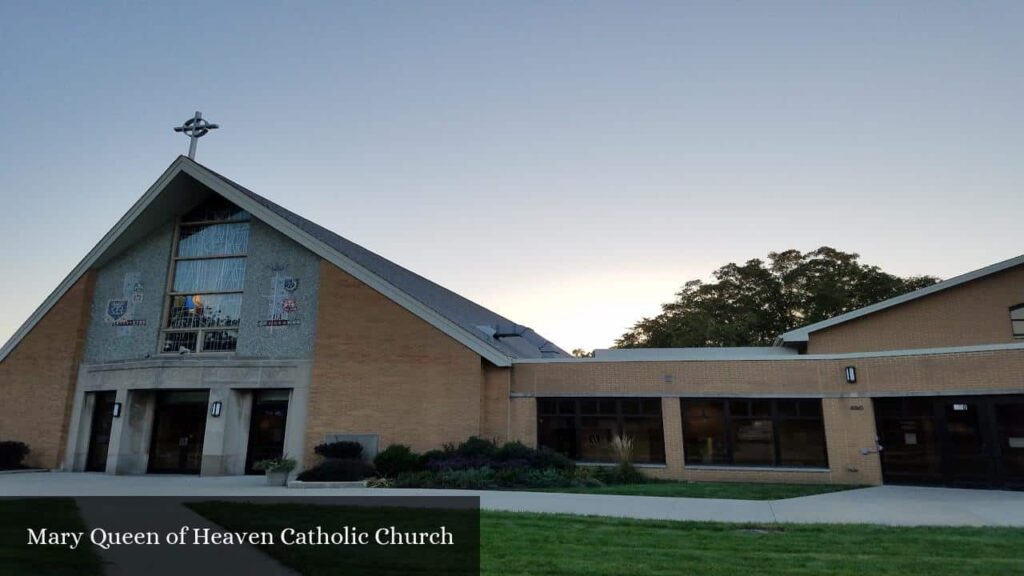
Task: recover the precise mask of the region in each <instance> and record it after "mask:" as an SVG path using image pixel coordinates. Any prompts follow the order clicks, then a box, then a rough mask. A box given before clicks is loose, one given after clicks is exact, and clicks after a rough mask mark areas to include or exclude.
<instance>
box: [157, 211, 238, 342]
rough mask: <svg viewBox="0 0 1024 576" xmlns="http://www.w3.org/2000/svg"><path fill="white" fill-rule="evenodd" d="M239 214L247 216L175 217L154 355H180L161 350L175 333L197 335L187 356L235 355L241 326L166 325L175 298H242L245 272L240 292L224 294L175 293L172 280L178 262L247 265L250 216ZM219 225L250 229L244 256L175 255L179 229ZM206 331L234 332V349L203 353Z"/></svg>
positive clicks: (211, 292) (225, 291)
mask: <svg viewBox="0 0 1024 576" xmlns="http://www.w3.org/2000/svg"><path fill="white" fill-rule="evenodd" d="M208 201H209V199H208V200H206V201H204V202H208ZM239 210H241V209H239ZM241 211H242V212H244V213H245V214H246V216H245V217H244V218H243V219H231V218H228V219H222V220H196V221H192V220H189V221H185V220H184V218H185V216H186V215H187V213H186V214H182V215H180V216H178V218H177V219H176V220H175V223H174V235H173V236H174V238H173V242H172V243H171V257H170V264H169V265H168V269H167V282H166V285H165V286H164V298H163V313H162V314H161V317H160V337H159V338H158V339H157V354H158V355H161V356H174V355H177V354H179V352H178V351H177V350H164V346H165V344H166V342H167V335H168V334H175V333H178V334H181V333H195V334H196V345H195V351H189V354H202V355H203V356H215V355H220V356H229V355H233V354H234V353H235V351H236V350H237V347H238V333H239V329H240V327H241V326H240V325H239V326H235V327H224V326H211V327H196V328H171V327H170V326H168V323H169V322H170V315H171V304H172V302H173V301H174V298H175V297H178V296H207V295H217V296H220V295H225V296H227V295H234V294H237V295H239V296H241V295H242V294H244V292H245V286H244V284H245V275H244V273H243V277H242V284H243V286H242V289H240V290H223V291H204V290H197V291H192V292H176V291H175V290H174V281H175V275H176V273H177V267H178V262H182V261H188V260H224V259H239V258H240V259H243V260H245V261H246V262H248V258H249V245H248V240H251V238H252V236H251V234H252V216H251V215H250V214H248V212H245V211H244V210H241ZM218 224H226V225H240V224H245V225H247V226H248V227H249V230H248V232H247V233H248V234H249V238H248V239H247V241H246V250H245V253H244V254H211V255H208V256H179V255H178V252H179V248H180V243H181V230H182V228H190V227H193V226H212V225H218ZM239 324H241V318H239ZM207 332H234V333H235V348H233V349H231V350H210V351H204V350H203V340H204V335H205V333H207Z"/></svg>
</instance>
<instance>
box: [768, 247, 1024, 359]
mask: <svg viewBox="0 0 1024 576" xmlns="http://www.w3.org/2000/svg"><path fill="white" fill-rule="evenodd" d="M1021 264H1024V254H1022V255H1020V256H1016V257H1014V258H1010V259H1009V260H1003V261H1002V262H996V263H995V264H992V265H990V266H986V267H984V268H979V269H978V270H974V271H972V272H968V273H966V274H961V275H959V276H955V277H953V278H950V279H949V280H944V281H942V282H939V283H937V284H932V285H931V286H926V287H924V288H921V289H919V290H914V291H913V292H908V293H906V294H903V295H901V296H896V297H895V298H890V299H888V300H883V301H881V302H879V303H877V304H872V305H871V306H865V307H863V308H858V309H857V310H852V311H850V312H847V313H846V314H840V315H839V316H833V317H832V318H829V319H828V320H822V321H821V322H815V323H814V324H809V325H807V326H804V327H802V328H797V329H796V330H790V331H789V332H786V333H784V334H781V335H779V336H778V337H777V338H776V339H775V343H776V345H782V344H783V343H785V342H807V340H808V338H809V337H810V334H811V332H817V331H818V330H823V329H825V328H829V327H831V326H835V325H836V324H842V323H844V322H849V321H850V320H854V319H856V318H860V317H862V316H867V315H868V314H873V313H875V312H879V311H881V310H885V309H886V308H892V307H893V306H898V305H900V304H903V303H905V302H910V301H911V300H917V299H918V298H923V297H924V296H928V295H929V294H934V293H936V292H941V291H943V290H948V289H950V288H953V287H956V286H960V285H961V284H966V283H968V282H971V281H973V280H977V279H978V278H984V277H985V276H989V275H991V274H995V273H997V272H1002V271H1003V270H1009V269H1010V268H1013V267H1016V266H1020V265H1021Z"/></svg>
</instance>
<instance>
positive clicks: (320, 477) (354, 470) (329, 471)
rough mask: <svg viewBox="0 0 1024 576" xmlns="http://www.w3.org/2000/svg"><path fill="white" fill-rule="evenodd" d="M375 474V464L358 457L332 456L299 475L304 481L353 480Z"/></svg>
mask: <svg viewBox="0 0 1024 576" xmlns="http://www.w3.org/2000/svg"><path fill="white" fill-rule="evenodd" d="M374 474H375V470H374V468H373V464H370V463H369V462H363V461H362V460H361V459H358V458H332V459H330V460H324V461H323V462H322V463H321V464H319V465H317V466H314V467H312V468H310V469H309V470H305V471H303V472H302V473H301V474H299V476H298V480H300V481H302V482H353V481H356V480H362V479H364V478H369V477H371V476H373V475H374Z"/></svg>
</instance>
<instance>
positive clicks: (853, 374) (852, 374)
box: [844, 366, 857, 384]
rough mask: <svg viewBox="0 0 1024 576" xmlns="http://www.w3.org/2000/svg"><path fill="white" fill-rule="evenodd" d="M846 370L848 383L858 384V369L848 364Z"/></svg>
mask: <svg viewBox="0 0 1024 576" xmlns="http://www.w3.org/2000/svg"><path fill="white" fill-rule="evenodd" d="M844 371H845V372H846V383H847V384H856V383H857V369H856V368H854V367H853V366H847V367H846V368H845V370H844Z"/></svg>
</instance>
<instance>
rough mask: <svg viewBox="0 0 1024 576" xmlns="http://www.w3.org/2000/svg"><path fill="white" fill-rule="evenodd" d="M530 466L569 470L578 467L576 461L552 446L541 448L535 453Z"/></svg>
mask: <svg viewBox="0 0 1024 576" xmlns="http://www.w3.org/2000/svg"><path fill="white" fill-rule="evenodd" d="M530 466H531V467H533V468H538V469H541V470H543V469H545V468H555V469H558V470H565V471H569V470H572V469H573V468H575V467H576V463H574V462H573V461H572V460H569V457H568V456H566V455H565V454H562V453H560V452H555V451H554V450H552V449H550V448H541V449H540V450H537V451H535V452H534V453H533V456H532V457H531V458H530Z"/></svg>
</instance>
